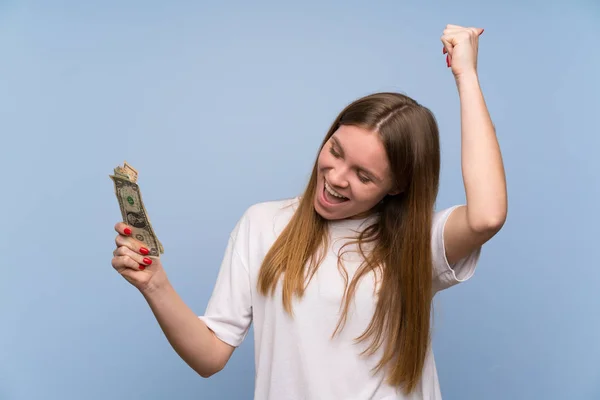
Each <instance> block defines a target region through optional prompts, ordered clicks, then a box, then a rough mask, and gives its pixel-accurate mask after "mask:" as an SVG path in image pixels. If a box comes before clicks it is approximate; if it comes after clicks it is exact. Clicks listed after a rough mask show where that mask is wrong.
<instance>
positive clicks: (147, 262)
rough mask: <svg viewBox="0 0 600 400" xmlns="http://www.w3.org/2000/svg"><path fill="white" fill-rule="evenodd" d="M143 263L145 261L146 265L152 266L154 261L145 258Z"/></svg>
mask: <svg viewBox="0 0 600 400" xmlns="http://www.w3.org/2000/svg"><path fill="white" fill-rule="evenodd" d="M143 261H144V263H145V264H146V265H150V264H152V260H151V259H149V258H148V257H146V258H144V260H143Z"/></svg>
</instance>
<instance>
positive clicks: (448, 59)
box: [446, 56, 450, 68]
mask: <svg viewBox="0 0 600 400" xmlns="http://www.w3.org/2000/svg"><path fill="white" fill-rule="evenodd" d="M446 65H448V68H450V58H449V57H448V56H446Z"/></svg>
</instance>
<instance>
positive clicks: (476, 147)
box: [442, 25, 507, 264]
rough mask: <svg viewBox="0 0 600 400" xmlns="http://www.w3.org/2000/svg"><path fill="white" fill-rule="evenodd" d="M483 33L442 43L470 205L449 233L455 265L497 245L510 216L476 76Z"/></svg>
mask: <svg viewBox="0 0 600 400" xmlns="http://www.w3.org/2000/svg"><path fill="white" fill-rule="evenodd" d="M481 32H482V30H481V31H479V30H477V29H474V28H461V27H455V26H452V25H449V26H448V27H447V29H446V31H445V32H444V33H445V36H444V37H443V38H442V41H443V42H444V44H445V45H446V47H447V48H448V49H449V52H450V51H451V52H452V64H453V65H452V69H453V73H454V75H455V79H456V84H457V88H458V94H459V97H460V109H461V142H462V146H461V148H462V173H463V181H464V186H465V193H466V198H467V205H466V206H465V207H460V208H458V209H456V210H455V211H454V212H453V213H452V214H451V215H450V216H449V218H448V221H447V223H446V227H445V230H444V242H445V244H446V257H447V258H448V262H449V263H450V264H452V263H454V262H456V261H458V260H460V259H462V258H463V257H465V256H467V255H468V254H469V253H470V252H472V251H473V250H474V249H475V248H477V247H479V246H481V245H483V244H484V243H485V242H487V241H488V240H489V239H491V238H492V237H493V236H494V235H495V234H496V233H497V232H498V231H499V230H500V229H501V228H502V226H503V225H504V222H505V220H506V214H507V190H506V178H505V174H504V166H503V162H502V155H501V153H500V146H499V144H498V140H497V138H496V131H495V128H494V125H493V124H492V120H491V118H490V115H489V112H488V109H487V107H486V104H485V101H484V98H483V93H482V91H481V87H480V85H479V79H478V76H477V70H476V58H477V54H476V53H477V51H476V49H477V44H478V37H479V35H480V34H481Z"/></svg>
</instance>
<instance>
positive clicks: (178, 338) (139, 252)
mask: <svg viewBox="0 0 600 400" xmlns="http://www.w3.org/2000/svg"><path fill="white" fill-rule="evenodd" d="M115 230H116V231H117V232H118V235H117V237H116V239H115V244H116V245H117V249H116V250H115V251H114V253H113V255H114V257H113V259H112V265H113V268H115V270H116V271H117V272H119V273H120V274H121V275H122V276H123V277H124V278H125V279H126V280H127V281H129V283H131V284H132V285H133V286H135V287H136V288H137V289H138V290H139V291H140V292H141V293H142V294H143V296H144V298H145V299H146V301H147V302H148V304H149V305H150V309H151V310H152V312H153V313H154V316H155V317H156V320H157V321H158V324H159V325H160V327H161V329H162V331H163V332H164V334H165V336H166V337H167V340H168V341H169V343H170V344H171V346H172V347H173V349H174V350H175V351H176V352H177V354H179V356H180V357H181V358H182V359H183V360H184V361H185V362H186V363H187V364H188V365H189V366H190V367H191V368H192V369H194V370H195V371H196V372H198V374H200V375H201V376H203V377H205V378H207V377H209V376H211V375H213V374H215V373H217V372H219V371H220V370H222V369H223V368H224V367H225V364H227V361H228V360H229V358H230V357H231V354H232V353H233V350H234V347H233V346H230V345H228V344H226V343H225V342H223V341H221V340H220V339H218V338H217V337H216V336H215V334H214V333H213V332H212V331H211V330H210V329H208V327H207V326H206V324H205V323H204V321H202V320H201V319H199V318H198V316H196V315H195V314H194V312H193V311H192V310H191V309H190V308H189V307H188V306H187V305H186V304H185V303H184V302H183V300H182V299H181V297H179V295H178V294H177V292H176V291H175V289H174V288H173V287H172V286H171V284H170V282H169V280H168V279H167V275H166V273H165V270H164V268H163V266H162V262H161V260H160V258H156V257H150V256H147V254H148V253H149V250H148V249H146V248H145V247H143V246H144V243H142V242H139V241H138V240H136V239H135V238H133V237H131V236H130V235H131V229H130V228H129V227H127V226H126V225H125V224H124V223H122V222H119V223H117V224H116V225H115ZM145 255H146V256H145Z"/></svg>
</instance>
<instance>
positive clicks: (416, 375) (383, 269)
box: [258, 93, 440, 393]
mask: <svg viewBox="0 0 600 400" xmlns="http://www.w3.org/2000/svg"><path fill="white" fill-rule="evenodd" d="M341 125H355V126H359V127H362V128H365V129H368V130H372V131H376V132H378V133H379V135H380V138H381V140H382V142H383V144H384V147H385V149H386V152H387V156H388V159H389V163H390V167H391V171H392V174H393V177H392V178H393V180H394V183H395V185H396V188H397V189H398V190H399V191H400V193H399V194H397V195H393V196H392V195H388V196H386V198H384V200H383V201H382V202H381V203H380V204H379V205H378V206H377V207H376V209H374V210H373V212H377V213H378V214H379V218H378V219H377V223H375V224H373V225H371V226H369V227H368V228H367V229H365V230H364V231H363V232H361V233H360V236H359V237H358V240H357V242H358V244H359V248H360V249H361V250H360V251H361V253H362V254H363V256H364V263H363V264H362V266H361V267H360V268H359V269H358V271H357V272H356V274H355V275H354V277H353V279H352V281H351V282H350V284H349V285H348V280H347V277H345V280H346V284H347V285H346V287H347V290H346V292H345V294H344V297H343V300H342V303H343V313H342V316H341V318H340V321H339V323H338V326H337V328H336V330H335V332H334V334H335V333H336V332H338V331H339V330H340V329H342V327H343V325H344V324H345V321H346V316H347V313H348V308H349V304H350V301H351V299H352V297H353V296H354V292H355V290H356V287H357V285H358V281H359V280H360V279H361V278H362V277H364V276H365V275H367V274H369V273H376V274H378V276H380V278H381V279H380V286H379V288H378V293H377V297H378V300H377V305H376V308H375V312H374V315H373V318H372V320H371V323H370V324H369V326H368V328H367V329H366V330H365V332H364V333H363V334H362V335H361V336H360V337H358V338H357V341H362V340H366V339H371V344H370V346H369V347H368V348H367V349H366V351H365V352H366V353H368V354H374V353H375V352H376V351H377V350H378V349H379V348H380V347H381V346H384V351H383V356H382V358H381V360H380V362H379V363H378V365H377V367H376V371H380V370H382V369H386V371H387V378H388V379H387V380H388V382H389V383H390V384H391V385H394V386H399V387H403V388H404V391H405V392H406V393H410V392H412V391H413V390H414V389H415V387H416V385H417V383H418V382H419V380H420V379H421V374H422V370H423V366H424V362H425V357H426V353H427V350H428V347H429V342H430V314H431V306H432V297H433V293H432V283H431V281H432V275H433V271H432V254H431V225H432V219H433V212H434V204H435V199H436V196H437V192H438V182H439V170H440V150H439V134H438V128H437V123H436V121H435V118H434V116H433V114H432V113H431V112H430V111H429V110H428V109H427V108H425V107H423V106H421V105H420V104H418V103H417V102H416V101H414V100H413V99H411V98H410V97H407V96H405V95H402V94H398V93H376V94H372V95H369V96H366V97H363V98H360V99H358V100H356V101H354V102H353V103H351V104H349V105H348V106H347V107H346V108H345V109H344V110H342V112H341V113H340V114H339V115H338V117H337V118H336V119H335V120H334V122H333V123H332V125H331V127H330V128H329V131H328V132H327V135H326V136H325V139H324V140H323V142H322V144H321V147H320V149H319V151H320V150H321V149H322V148H323V146H324V145H325V144H326V143H327V141H328V140H329V139H330V138H331V136H332V135H333V134H334V133H335V131H336V130H337V129H338V127H340V126H341ZM317 168H318V167H317V162H315V165H314V167H313V171H312V175H311V177H310V180H309V182H308V185H307V187H306V189H305V191H304V194H303V195H302V196H301V198H300V202H299V204H298V208H297V210H296V212H295V213H294V215H293V217H292V219H291V220H290V222H289V223H288V225H287V226H286V227H285V229H284V230H283V232H282V233H281V234H280V236H279V237H278V238H277V240H276V241H275V243H274V244H273V246H272V247H271V249H270V250H269V252H268V253H267V255H266V256H265V259H264V261H263V264H262V267H261V269H260V272H259V277H258V290H259V292H260V293H262V294H263V295H269V294H271V295H272V294H273V292H274V291H275V289H276V287H277V285H278V283H279V280H280V278H283V282H282V290H283V293H282V295H283V306H284V308H285V310H286V311H287V312H288V313H290V314H293V310H292V297H293V296H298V297H302V295H303V293H304V289H305V287H306V285H307V284H308V282H309V281H310V278H311V277H312V276H313V274H314V273H315V271H316V270H317V268H318V267H319V264H320V262H321V261H322V258H323V257H324V254H325V253H324V249H326V248H327V246H328V242H327V235H326V232H327V221H326V220H325V219H324V218H322V217H321V216H320V215H319V214H318V213H317V212H316V211H315V208H314V205H313V204H314V203H313V201H314V197H315V191H316V187H317ZM367 242H370V243H373V246H372V250H370V251H369V252H368V255H367V254H366V253H365V252H364V251H363V250H362V248H363V247H362V245H363V244H365V243H367ZM307 278H308V279H307Z"/></svg>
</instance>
